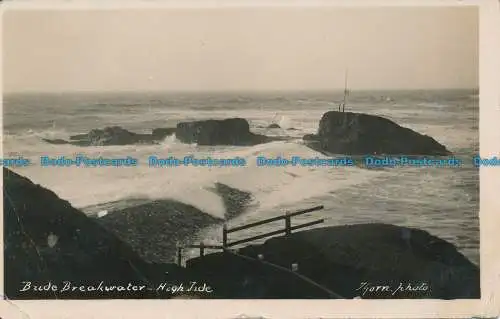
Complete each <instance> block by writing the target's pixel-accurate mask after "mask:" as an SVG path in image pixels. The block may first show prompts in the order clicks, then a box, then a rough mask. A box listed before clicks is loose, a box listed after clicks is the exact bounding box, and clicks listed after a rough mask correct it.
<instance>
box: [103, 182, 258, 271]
mask: <svg viewBox="0 0 500 319" xmlns="http://www.w3.org/2000/svg"><path fill="white" fill-rule="evenodd" d="M213 191H214V192H215V193H216V194H218V195H219V196H220V197H221V198H222V200H223V203H224V206H225V208H226V214H225V215H226V216H225V217H226V219H229V218H234V217H237V216H239V215H241V214H242V213H244V212H245V209H246V207H247V205H248V204H249V202H250V201H251V199H252V197H251V194H250V193H247V192H243V191H240V190H238V189H235V188H232V187H229V186H227V185H225V184H220V183H216V185H215V188H214V189H213ZM101 209H102V208H101ZM97 221H98V223H99V224H101V225H102V226H104V227H105V228H106V229H108V230H110V231H112V232H113V233H115V234H116V235H117V236H118V237H119V238H121V239H122V240H123V241H124V242H126V243H128V244H129V245H130V246H131V247H132V248H133V249H134V251H136V252H138V253H139V255H140V256H141V258H143V259H144V260H146V261H148V262H157V263H168V262H172V261H174V257H175V255H176V248H177V243H181V242H184V243H186V242H187V243H189V242H188V241H189V240H186V239H187V238H191V237H192V236H193V234H196V233H197V232H198V231H200V230H202V229H203V228H205V227H208V226H213V225H216V224H222V223H223V221H224V220H223V219H220V218H215V217H213V216H211V215H209V214H207V213H205V212H203V211H201V210H199V209H198V208H196V207H193V206H191V205H187V204H183V203H180V202H177V201H174V200H156V201H149V202H143V203H139V204H137V205H129V206H127V207H125V208H121V209H114V210H111V211H110V212H109V213H108V214H107V215H105V216H103V217H101V218H98V219H97Z"/></svg>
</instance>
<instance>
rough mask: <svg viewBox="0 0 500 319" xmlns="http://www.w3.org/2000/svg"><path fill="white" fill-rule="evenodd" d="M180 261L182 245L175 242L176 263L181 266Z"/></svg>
mask: <svg viewBox="0 0 500 319" xmlns="http://www.w3.org/2000/svg"><path fill="white" fill-rule="evenodd" d="M181 263H182V247H181V246H180V245H179V244H177V264H178V265H179V266H181Z"/></svg>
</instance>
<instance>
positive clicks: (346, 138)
mask: <svg viewBox="0 0 500 319" xmlns="http://www.w3.org/2000/svg"><path fill="white" fill-rule="evenodd" d="M303 139H304V140H305V141H309V146H311V147H312V148H314V149H316V150H318V151H321V152H329V153H335V154H346V155H368V154H387V155H434V156H444V155H450V154H451V152H450V151H449V150H447V149H446V147H445V146H444V145H442V144H440V143H439V142H437V141H436V140H435V139H433V138H432V137H430V136H427V135H423V134H420V133H417V132H415V131H413V130H411V129H409V128H406V127H402V126H400V125H398V124H396V123H395V122H393V121H391V120H389V119H386V118H383V117H380V116H375V115H369V114H363V113H352V112H338V111H329V112H326V113H325V114H323V117H322V118H321V120H320V123H319V129H318V133H317V134H315V135H313V134H308V135H306V136H304V138H303Z"/></svg>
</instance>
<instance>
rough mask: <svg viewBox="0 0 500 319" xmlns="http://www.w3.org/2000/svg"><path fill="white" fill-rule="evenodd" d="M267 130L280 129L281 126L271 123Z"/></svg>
mask: <svg viewBox="0 0 500 319" xmlns="http://www.w3.org/2000/svg"><path fill="white" fill-rule="evenodd" d="M267 128H281V126H279V124H276V123H273V124H271V125H269V126H268V127H267Z"/></svg>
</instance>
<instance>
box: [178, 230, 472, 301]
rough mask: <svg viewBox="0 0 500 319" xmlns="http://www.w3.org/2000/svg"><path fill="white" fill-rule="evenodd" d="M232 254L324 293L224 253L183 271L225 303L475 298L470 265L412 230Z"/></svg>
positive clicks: (324, 237)
mask: <svg viewBox="0 0 500 319" xmlns="http://www.w3.org/2000/svg"><path fill="white" fill-rule="evenodd" d="M238 253H239V254H241V255H243V256H248V257H251V258H253V260H255V259H259V258H262V260H264V261H267V262H270V263H273V264H276V265H280V266H282V267H285V268H288V269H291V268H292V264H295V265H296V267H297V268H298V270H297V273H299V274H302V275H304V276H306V277H308V278H310V279H312V280H313V281H314V282H315V283H317V284H319V285H320V286H322V287H323V288H324V289H317V286H314V285H310V284H309V285H308V284H306V283H305V282H304V281H301V280H299V279H297V277H295V276H292V275H290V273H289V272H284V271H277V270H276V269H275V268H273V267H268V266H265V265H263V264H261V263H258V262H255V261H252V260H245V259H242V258H239V257H237V256H235V255H233V254H229V253H216V254H211V255H206V256H204V257H199V258H195V259H191V260H189V261H188V262H187V268H188V269H190V270H193V271H196V272H198V273H200V274H204V276H205V277H207V278H210V282H211V283H212V284H213V286H214V287H216V289H217V291H218V292H219V293H220V295H221V296H222V297H227V298H231V296H235V295H236V296H239V297H240V298H308V297H307V296H309V297H311V298H328V295H329V296H330V298H339V297H340V298H355V297H361V298H368V299H370V298H402V299H410V298H417V299H419V298H433V299H460V298H466V299H469V298H470V299H474V298H480V289H479V284H480V278H479V269H478V267H477V266H476V265H474V264H473V263H471V262H470V261H469V260H468V259H467V258H465V257H464V256H463V255H462V254H460V253H459V252H458V251H457V249H456V248H455V247H454V246H453V245H452V244H451V243H449V242H446V241H444V240H442V239H440V238H437V237H435V236H432V235H430V234H429V233H427V232H425V231H423V230H419V229H412V228H406V227H398V226H394V225H387V224H359V225H346V226H335V227H325V228H317V229H312V230H307V231H301V232H297V233H293V234H292V235H291V236H289V237H275V238H272V239H269V240H267V241H266V242H265V243H264V244H262V245H254V246H247V247H244V248H241V249H239V251H238ZM259 256H260V257H259ZM377 286H379V287H380V288H377ZM299 287H301V289H303V290H297V289H295V288H299ZM382 287H386V288H382ZM297 291H302V294H300V293H298V292H297ZM299 295H300V296H299Z"/></svg>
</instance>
